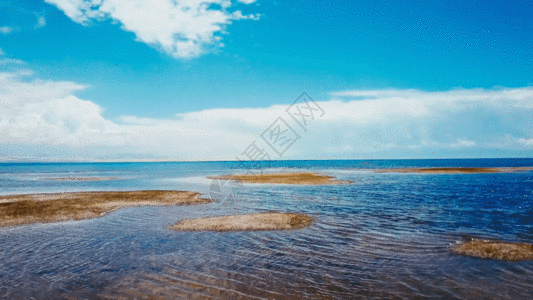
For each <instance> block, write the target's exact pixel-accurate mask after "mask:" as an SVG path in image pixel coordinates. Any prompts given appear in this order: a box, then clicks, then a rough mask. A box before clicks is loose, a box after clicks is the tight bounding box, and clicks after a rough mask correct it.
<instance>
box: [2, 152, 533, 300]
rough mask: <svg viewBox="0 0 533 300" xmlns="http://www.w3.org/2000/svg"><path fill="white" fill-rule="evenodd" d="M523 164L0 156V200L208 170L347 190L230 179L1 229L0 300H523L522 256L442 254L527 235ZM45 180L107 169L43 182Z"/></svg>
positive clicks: (183, 178) (141, 185) (181, 179)
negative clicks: (94, 214) (225, 225)
mask: <svg viewBox="0 0 533 300" xmlns="http://www.w3.org/2000/svg"><path fill="white" fill-rule="evenodd" d="M521 166H533V159H464V160H457V159H454V160H366V161H365V160H331V161H275V162H258V163H257V162H256V163H251V162H163V163H3V164H0V195H14V194H30V193H55V192H75V191H119V190H188V191H198V192H201V193H203V195H204V196H205V197H209V194H210V190H212V189H213V181H212V180H209V179H207V178H206V177H207V176H211V175H223V174H232V173H244V172H250V171H252V172H279V171H314V172H322V173H326V174H331V175H333V176H336V177H338V178H339V179H341V180H350V181H352V182H353V183H352V184H348V185H323V186H294V185H275V184H266V185H265V184H243V185H242V186H239V187H233V188H229V187H223V190H224V189H226V190H225V191H226V192H228V191H229V192H233V193H234V194H232V195H234V197H231V198H225V199H226V200H224V201H215V202H213V203H210V204H204V205H193V206H168V207H152V206H147V207H131V208H125V209H121V210H118V211H115V212H112V213H109V214H107V215H105V216H103V217H101V218H97V219H91V220H86V221H75V222H61V223H49V224H37V225H24V226H18V227H10V228H1V229H0V299H533V261H518V262H509V261H497V260H491V259H480V258H472V257H466V256H462V255H458V254H454V253H453V252H452V251H451V249H452V247H453V246H454V245H456V244H457V243H461V242H464V241H468V240H470V239H472V238H478V239H490V240H501V241H510V242H525V243H533V171H523V172H516V173H496V174H400V173H376V172H374V171H373V170H374V169H379V168H404V167H521ZM56 177H113V178H115V179H113V180H104V181H51V180H46V179H47V178H56ZM265 211H279V212H297V213H304V214H308V215H311V216H313V217H315V218H316V220H315V222H314V223H313V225H312V226H310V227H308V228H305V229H300V230H289V231H259V232H224V233H220V232H175V231H171V230H168V229H167V227H168V226H169V225H172V224H174V223H176V222H178V221H180V220H182V219H187V218H198V217H207V216H218V215H232V214H243V213H252V212H265Z"/></svg>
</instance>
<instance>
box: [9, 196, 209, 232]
mask: <svg viewBox="0 0 533 300" xmlns="http://www.w3.org/2000/svg"><path fill="white" fill-rule="evenodd" d="M209 202H211V200H208V199H203V198H200V194H199V193H195V192H186V191H131V192H79V193H57V194H29V195H13V196H1V197H0V227H2V226H16V225H22V224H32V223H49V222H60V221H71V220H83V219H90V218H96V217H100V216H102V215H104V214H105V213H108V212H111V211H114V210H117V209H119V208H122V207H127V206H143V205H153V206H156V205H192V204H199V203H209Z"/></svg>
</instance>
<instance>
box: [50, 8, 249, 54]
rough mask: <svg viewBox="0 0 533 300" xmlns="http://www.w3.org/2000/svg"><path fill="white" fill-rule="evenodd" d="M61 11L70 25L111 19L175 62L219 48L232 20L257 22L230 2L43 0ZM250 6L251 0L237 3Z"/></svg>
mask: <svg viewBox="0 0 533 300" xmlns="http://www.w3.org/2000/svg"><path fill="white" fill-rule="evenodd" d="M45 1H46V2H47V3H50V4H53V5H55V6H56V7H57V8H59V9H60V10H62V11H63V12H64V13H65V15H67V16H68V17H69V18H70V19H72V20H73V21H74V22H77V23H79V24H82V25H87V24H89V23H90V22H91V21H103V20H106V19H111V20H113V21H115V22H117V23H120V24H121V28H122V29H123V30H125V31H129V32H133V33H135V35H136V38H137V40H138V41H141V42H143V43H146V44H149V45H151V46H154V47H156V48H159V49H161V50H163V51H165V52H166V53H168V54H170V55H172V56H173V57H175V58H192V57H197V56H200V55H201V54H203V53H205V52H206V51H208V50H209V49H211V48H216V47H223V43H222V42H221V37H220V36H219V35H216V34H221V33H224V31H225V26H226V25H228V24H230V23H231V22H232V21H233V20H239V19H257V18H259V15H246V16H245V15H243V14H242V13H241V11H239V10H237V11H235V12H232V13H230V12H229V9H230V8H231V7H232V6H234V5H235V4H233V3H232V2H231V1H230V0H207V1H206V0H183V1H176V0H128V1H124V0H45ZM240 2H241V3H244V4H250V3H253V2H255V0H241V1H240Z"/></svg>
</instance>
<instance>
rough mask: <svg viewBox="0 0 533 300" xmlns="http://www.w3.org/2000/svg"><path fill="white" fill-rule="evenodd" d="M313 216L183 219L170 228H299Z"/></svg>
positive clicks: (285, 215)
mask: <svg viewBox="0 0 533 300" xmlns="http://www.w3.org/2000/svg"><path fill="white" fill-rule="evenodd" d="M311 223H313V218H312V217H310V216H307V215H302V214H292V213H278V212H269V213H257V214H248V215H234V216H222V217H211V218H200V219H188V220H182V221H180V222H178V223H176V224H174V225H172V226H171V227H169V229H172V230H179V231H204V230H209V231H249V230H282V229H297V228H303V227H307V226H309V225H311Z"/></svg>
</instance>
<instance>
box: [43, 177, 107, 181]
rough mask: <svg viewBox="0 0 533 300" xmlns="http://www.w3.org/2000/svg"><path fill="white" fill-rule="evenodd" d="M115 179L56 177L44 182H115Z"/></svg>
mask: <svg viewBox="0 0 533 300" xmlns="http://www.w3.org/2000/svg"><path fill="white" fill-rule="evenodd" d="M116 179H117V178H116V177H57V178H46V179H45V180H53V181H100V180H116Z"/></svg>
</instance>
